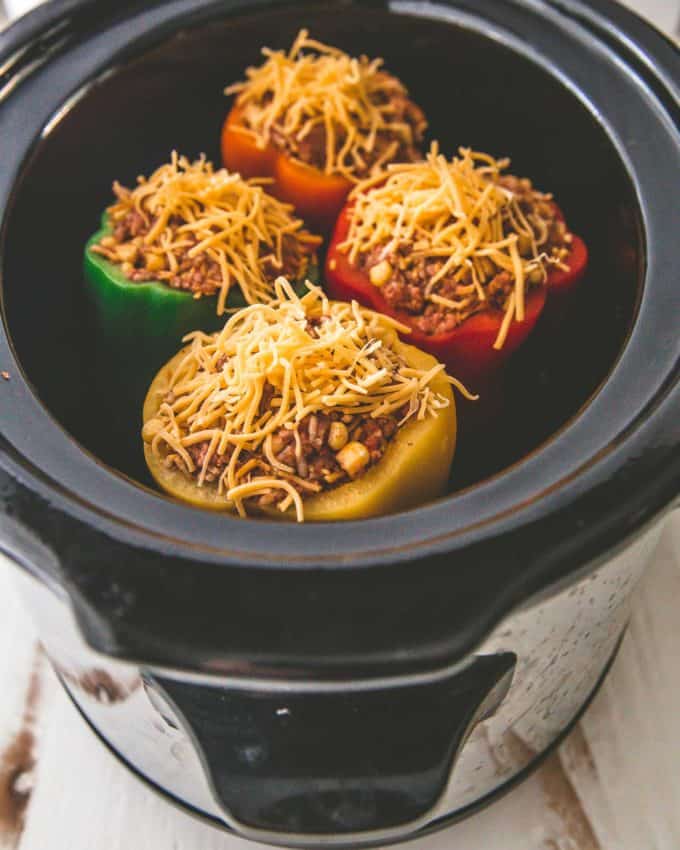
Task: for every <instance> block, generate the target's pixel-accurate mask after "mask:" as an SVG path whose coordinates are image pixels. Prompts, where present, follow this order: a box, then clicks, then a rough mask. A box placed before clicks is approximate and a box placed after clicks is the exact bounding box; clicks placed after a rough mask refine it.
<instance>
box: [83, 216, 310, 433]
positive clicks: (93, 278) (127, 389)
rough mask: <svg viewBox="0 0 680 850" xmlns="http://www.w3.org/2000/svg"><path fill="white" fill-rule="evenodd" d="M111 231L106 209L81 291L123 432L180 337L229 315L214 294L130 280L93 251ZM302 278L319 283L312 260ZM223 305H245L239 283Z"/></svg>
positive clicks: (104, 385)
mask: <svg viewBox="0 0 680 850" xmlns="http://www.w3.org/2000/svg"><path fill="white" fill-rule="evenodd" d="M111 233H112V230H111V227H110V225H109V221H108V215H107V213H104V215H103V216H102V222H101V228H100V230H98V231H97V232H96V233H95V234H94V235H93V236H92V237H91V238H90V239H89V240H88V242H87V244H86V246H85V255H84V273H85V292H86V299H87V302H88V305H89V328H90V331H91V333H92V339H93V346H92V351H93V357H94V365H95V372H96V374H97V386H96V392H97V394H98V395H99V396H100V399H99V401H100V406H101V407H102V410H103V411H105V412H106V415H107V417H108V418H107V425H108V426H110V427H112V428H113V429H114V434H115V433H117V432H118V431H119V432H120V434H121V435H125V436H126V437H127V432H128V431H129V430H130V415H129V412H130V410H139V409H141V406H142V401H143V400H144V396H145V395H146V390H147V388H148V386H149V384H150V383H151V380H152V378H153V377H154V375H155V374H156V372H158V370H159V369H160V367H161V366H162V365H163V364H164V363H165V362H166V361H167V360H168V359H169V358H170V357H171V356H172V355H173V354H175V353H176V352H177V349H178V348H180V346H181V344H182V338H183V337H184V336H185V335H186V334H188V333H190V332H191V331H195V330H201V331H205V332H206V333H212V332H214V331H217V330H219V329H220V328H222V327H223V326H224V323H225V321H226V320H227V318H228V316H227V315H222V316H218V315H217V296H216V295H215V296H203V297H202V298H198V299H197V298H194V297H193V295H192V293H191V292H186V291H183V290H179V289H172V288H171V287H169V286H167V285H166V284H165V283H163V282H161V281H143V282H137V281H132V280H128V278H127V277H126V276H125V275H124V274H123V272H122V270H121V269H120V267H119V266H118V265H117V264H116V263H112V262H110V261H109V260H107V259H106V258H105V257H103V256H102V255H101V254H97V253H96V252H94V251H92V247H93V246H94V245H96V244H97V243H98V242H100V241H101V240H102V238H103V237H105V236H109V235H111ZM305 279H309V280H310V281H312V282H313V283H318V281H319V270H318V267H317V266H316V265H310V267H309V269H308V272H307V275H306V276H305ZM295 289H296V290H297V291H298V292H299V293H303V292H304V291H305V285H304V280H300V281H297V282H296V283H295ZM226 306H227V308H228V309H233V308H240V307H245V306H246V300H245V298H244V297H243V294H242V292H241V290H240V289H239V288H238V287H236V286H235V287H233V288H232V289H231V291H230V292H229V296H228V298H227V304H226ZM118 424H119V425H120V428H117V425H118ZM121 438H122V437H121Z"/></svg>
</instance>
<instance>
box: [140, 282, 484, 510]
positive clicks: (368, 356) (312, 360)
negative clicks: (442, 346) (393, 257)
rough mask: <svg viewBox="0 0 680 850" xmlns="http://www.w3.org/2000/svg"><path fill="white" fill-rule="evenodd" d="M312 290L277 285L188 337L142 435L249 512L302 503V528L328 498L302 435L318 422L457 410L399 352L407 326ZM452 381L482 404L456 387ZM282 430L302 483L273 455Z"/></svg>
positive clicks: (200, 482) (438, 370)
mask: <svg viewBox="0 0 680 850" xmlns="http://www.w3.org/2000/svg"><path fill="white" fill-rule="evenodd" d="M307 286H308V290H309V291H308V292H307V293H306V294H305V295H304V296H302V297H299V296H298V295H297V294H296V293H295V291H294V290H293V289H292V287H291V286H290V284H289V283H288V281H287V280H286V279H285V278H283V277H281V278H278V279H277V280H276V282H275V296H276V297H275V300H273V301H272V302H271V303H269V304H267V305H265V304H254V305H252V306H250V307H246V308H245V309H243V310H241V311H240V312H239V313H237V314H235V315H234V316H232V317H231V318H230V319H229V320H228V321H227V323H226V324H225V326H224V329H223V330H222V331H220V332H218V333H216V334H211V335H208V334H205V333H203V332H200V331H196V332H194V333H191V334H189V335H188V336H187V337H185V342H187V343H189V345H188V348H187V349H186V352H185V354H184V356H183V357H182V358H181V360H180V361H179V363H178V364H177V365H176V367H175V369H174V371H173V373H172V374H171V375H170V377H169V382H168V395H167V396H166V398H165V400H163V401H162V403H161V404H160V406H159V409H158V412H157V414H156V416H155V417H154V418H153V419H151V420H149V421H148V422H147V423H146V424H145V426H144V429H143V433H142V436H143V438H144V440H145V441H146V442H147V443H149V444H150V445H151V449H152V451H153V452H154V453H155V454H156V455H158V456H159V457H161V458H162V459H163V460H164V462H165V463H166V464H167V463H170V464H173V465H176V466H178V467H179V468H180V469H182V470H183V472H185V473H186V474H187V475H189V476H196V475H197V473H198V477H197V480H196V486H213V487H216V486H217V487H218V492H220V493H221V494H222V495H223V496H224V499H225V502H227V503H230V504H231V505H232V506H233V507H234V509H235V510H237V511H238V512H239V514H241V515H245V514H246V509H247V503H248V502H249V503H250V504H251V505H255V506H256V505H257V500H258V499H261V498H262V497H265V498H266V499H268V500H269V503H271V502H272V501H274V500H272V499H271V496H272V494H273V493H274V491H276V490H277V489H278V490H280V491H283V493H280V494H279V498H281V496H283V501H282V502H280V504H279V508H280V509H285V508H284V505H285V506H286V507H290V506H294V508H295V511H296V515H297V519H298V521H300V522H301V521H303V519H304V508H303V499H304V496H305V495H306V494H311V493H314V492H319V491H320V490H321V489H322V488H321V487H320V485H318V484H317V483H315V482H312V481H305V480H304V479H303V478H302V477H300V469H301V464H300V460H301V448H300V437H299V434H298V431H297V428H298V425H299V424H300V422H301V421H302V420H303V419H304V418H305V417H307V416H309V415H310V414H314V413H319V412H329V411H333V412H335V413H337V414H341V415H347V416H349V417H364V418H365V419H371V418H373V419H377V418H379V417H383V416H388V415H395V414H400V413H401V411H403V410H405V409H406V410H407V411H408V412H407V413H406V415H405V416H404V417H403V419H402V420H401V422H400V425H401V424H403V423H404V422H406V421H408V420H409V419H410V418H411V417H417V418H418V419H422V418H424V417H426V416H436V415H437V414H438V411H439V410H441V409H443V408H445V407H448V405H449V403H450V402H449V400H448V399H447V398H446V397H445V396H442V395H441V394H439V393H437V392H435V391H433V390H432V387H431V384H432V381H433V380H434V379H435V378H436V377H437V376H439V375H441V374H442V373H443V372H444V368H445V367H444V366H443V365H442V364H438V365H437V366H435V367H433V368H432V369H430V370H428V371H422V370H419V369H416V368H413V367H412V366H409V365H408V363H407V362H406V361H405V360H404V358H403V357H402V356H401V355H400V354H399V353H398V352H397V351H396V350H395V348H394V345H395V343H396V341H397V339H398V337H397V333H408V329H407V328H405V327H403V326H402V325H400V324H399V323H398V322H395V321H394V320H392V319H390V318H389V317H387V316H383V315H381V314H377V313H374V312H372V311H369V310H366V309H364V308H363V307H360V306H359V305H358V304H356V303H344V302H331V301H329V300H328V299H327V298H326V296H325V295H324V293H323V291H322V290H321V289H320V288H318V287H316V286H313V285H312V284H310V283H308V284H307ZM447 380H448V381H449V382H450V383H451V384H452V385H453V386H455V387H456V388H457V389H458V390H459V391H460V392H461V393H462V394H463V395H464V396H465V397H467V398H475V396H471V395H470V394H469V393H468V392H467V390H466V389H465V387H463V386H462V385H461V384H460V383H459V382H458V381H456V380H455V379H454V378H451V377H448V376H447ZM263 408H264V411H263ZM348 421H349V420H348ZM285 429H290V430H292V431H293V433H294V436H295V445H296V456H297V461H298V467H297V469H298V475H296V474H294V472H293V469H292V466H287V465H285V464H283V463H280V462H278V461H277V460H276V458H275V457H274V456H273V451H272V439H273V438H275V437H276V435H277V434H278V435H280V434H281V433H282V431H283V430H285ZM199 442H200V443H202V444H207V445H208V450H207V451H206V452H205V453H204V460H203V461H202V463H203V468H202V470H197V469H196V465H195V463H194V460H193V459H192V456H191V455H190V453H189V452H188V451H187V448H188V447H190V446H192V445H196V444H197V443H199ZM211 450H214V451H217V452H218V453H219V454H221V455H222V456H223V464H224V471H223V472H222V474H221V477H220V480H219V483H217V484H216V483H214V482H212V483H210V482H208V481H207V480H206V479H205V472H206V469H207V466H208V464H209V462H210V459H211V457H212V455H213V451H211ZM303 471H304V469H303Z"/></svg>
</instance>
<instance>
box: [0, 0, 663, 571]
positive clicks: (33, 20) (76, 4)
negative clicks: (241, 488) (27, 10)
mask: <svg viewBox="0 0 680 850" xmlns="http://www.w3.org/2000/svg"><path fill="white" fill-rule="evenodd" d="M90 5H92V0H58V2H55V3H54V4H53V5H51V6H50V7H47V8H42V9H38V10H36V11H34V12H33V13H32V14H31V15H29V16H28V17H27V18H25V19H23V20H21V21H20V22H19V23H18V24H15V25H14V27H12V28H10V30H9V31H7V32H6V33H3V34H2V35H0V56H2V55H3V54H4V55H7V53H8V52H10V50H11V45H12V41H13V40H14V42H15V44H18V43H21V42H26V41H28V40H35V39H36V38H39V37H40V35H41V34H43V33H44V32H45V30H46V29H47V30H49V28H50V25H51V24H54V22H55V20H58V19H59V18H60V17H61V16H62V14H63V13H65V12H67V11H72V12H76V11H77V10H79V9H82V8H86V7H89V6H90ZM237 5H238V4H237ZM399 5H401V4H399ZM436 5H438V4H432V6H433V7H434V6H436ZM439 5H442V4H439ZM525 5H526V4H525ZM562 5H563V4H562ZM577 5H578V4H577ZM603 5H605V7H606V6H613V5H614V4H611V3H609V0H606V2H605V3H604V4H603ZM618 11H619V12H620V10H618ZM631 18H633V19H635V20H636V22H637V24H638V25H640V23H641V22H640V21H639V19H637V18H636V17H635V16H631ZM642 26H646V25H645V24H642ZM15 28H16V29H15ZM650 29H651V28H650ZM13 30H14V33H13V32H12V31H13ZM652 32H653V31H652ZM10 35H12V38H10ZM654 36H655V37H657V38H658V37H659V36H658V34H656V33H654ZM3 42H4V43H3ZM8 48H9V49H8ZM636 188H637V189H638V192H639V190H640V186H639V184H638V183H637V181H636ZM645 292H647V286H645ZM643 303H644V297H643ZM637 327H638V323H637V322H636V325H635V327H634V329H633V334H632V336H634V335H635V332H636V329H637ZM630 341H631V340H630V339H629V340H628V343H627V344H626V346H625V347H624V350H623V351H622V352H621V355H620V357H619V360H618V362H617V364H616V365H615V366H614V369H613V370H612V373H610V376H609V378H608V380H610V379H611V377H612V375H613V374H614V372H615V371H616V370H617V369H618V368H619V367H620V366H621V361H622V360H623V359H624V356H625V354H626V351H627V350H628V346H629V345H630ZM0 342H2V343H4V344H5V345H7V346H11V343H10V338H9V337H8V335H6V332H5V328H4V326H3V329H2V340H0ZM8 350H11V349H8ZM12 353H13V352H12ZM15 365H16V366H17V369H18V371H17V372H14V373H13V376H12V380H13V381H16V383H17V385H18V384H23V387H22V389H23V390H25V391H26V393H28V394H30V396H31V397H32V398H33V399H34V401H36V402H37V404H38V405H40V402H39V401H38V400H37V398H36V397H35V395H34V394H33V392H32V389H31V388H30V385H29V384H28V382H27V381H26V380H25V378H24V376H23V374H22V373H21V367H20V364H19V361H18V359H16V358H15ZM19 376H21V377H20V378H19ZM665 377H666V379H667V380H666V382H665V384H664V386H663V387H660V388H659V391H658V392H657V395H656V396H655V397H654V399H653V406H652V405H651V404H650V406H649V407H648V408H647V409H646V410H645V411H644V412H643V413H642V414H641V415H639V416H637V417H634V418H633V419H632V420H631V421H628V422H627V429H628V430H627V432H626V433H625V435H624V434H623V433H619V434H617V435H616V436H617V437H618V438H619V441H618V442H617V443H616V444H611V445H610V446H609V450H608V451H607V452H605V453H603V454H601V455H599V456H597V457H596V458H594V459H593V458H589V460H588V462H585V463H584V464H583V465H582V467H581V468H580V469H579V470H574V469H571V470H570V474H569V475H568V476H567V479H568V482H571V483H574V482H575V481H576V480H577V479H581V481H583V478H584V477H588V476H590V477H592V476H594V477H595V479H596V481H595V482H591V485H590V486H591V488H592V487H593V486H599V484H601V483H602V482H603V481H606V480H607V478H608V477H609V476H610V474H611V470H610V467H609V466H608V465H607V464H605V461H607V460H608V461H609V462H610V463H611V461H612V459H613V458H618V459H619V462H621V459H622V458H623V457H624V456H625V457H629V456H630V453H631V452H632V453H633V454H634V453H636V452H637V451H639V450H640V448H641V446H640V445H639V442H640V441H639V438H640V435H641V434H645V433H648V432H649V431H650V430H652V429H653V428H655V427H656V426H661V427H663V424H664V423H665V422H666V421H667V420H669V419H670V416H672V415H673V410H674V407H675V402H677V396H678V381H679V374H678V366H677V363H676V364H675V369H674V370H673V368H671V369H670V370H669V372H668V374H666V375H665ZM606 384H607V382H605V384H604V385H603V386H602V387H601V388H600V389H599V390H598V392H597V393H596V395H595V396H594V398H593V399H591V401H590V402H589V404H588V405H586V408H585V409H584V410H582V411H581V412H580V413H579V414H577V415H576V417H575V418H574V419H573V420H571V421H570V423H568V424H567V425H566V426H565V428H564V429H562V431H561V432H560V433H559V434H557V435H554V436H553V437H552V438H551V439H550V440H549V441H548V443H546V444H544V445H543V446H541V447H540V448H539V449H538V450H537V452H535V453H533V454H532V455H530V456H529V457H527V458H524V459H522V461H520V462H519V463H518V464H516V465H515V466H514V467H513V468H511V469H510V470H506V471H504V472H503V473H502V474H501V475H500V476H498V478H505V479H506V480H507V479H508V477H509V476H516V475H517V473H518V470H519V471H521V470H522V468H523V467H526V465H527V462H528V461H529V459H530V458H532V457H534V456H535V455H538V454H541V453H542V452H543V451H544V450H545V448H546V446H548V445H554V444H556V443H558V442H559V441H560V440H561V439H562V438H563V437H564V434H565V432H568V431H570V430H571V428H572V427H573V425H574V423H575V421H578V420H581V419H583V418H584V417H585V416H587V415H588V409H589V407H591V406H592V402H593V401H594V400H595V399H597V397H598V396H599V395H601V394H602V392H603V391H604V389H605V388H606ZM669 400H670V401H669ZM669 406H670V410H669V409H668V408H669ZM40 408H41V410H42V412H43V413H44V414H45V415H46V416H47V417H48V418H49V419H50V420H51V421H52V424H53V426H56V427H57V428H58V429H59V431H60V432H61V434H62V436H63V437H64V438H65V443H66V444H68V442H69V441H70V442H71V443H72V444H74V441H73V440H72V438H70V437H69V435H68V434H67V433H66V432H65V431H63V429H61V426H60V425H58V424H57V423H56V422H54V421H53V420H52V419H51V415H50V414H49V411H47V410H46V409H45V408H42V405H40ZM636 437H637V439H634V438H636ZM643 444H644V441H643ZM626 449H627V450H628V451H626ZM670 450H671V451H672V446H671V447H670ZM78 451H79V452H80V454H81V455H83V456H84V457H87V460H88V461H89V462H90V463H92V462H94V463H95V464H96V463H97V460H96V459H95V458H92V457H91V456H89V457H88V456H87V453H86V452H84V450H82V449H81V448H80V447H78ZM10 454H12V453H11V452H10V453H5V454H4V460H5V464H6V466H7V468H9V469H10V470H11V471H12V472H13V474H14V475H15V476H16V477H17V479H19V480H23V481H24V482H25V483H26V485H27V486H28V487H29V488H30V489H34V490H36V491H38V492H41V493H42V494H43V495H44V496H45V497H46V498H47V499H49V501H50V502H52V503H58V504H59V506H60V509H62V510H64V511H65V512H67V513H71V514H73V515H75V516H77V517H79V518H80V519H84V520H85V521H86V522H91V523H92V524H94V525H95V526H97V527H100V528H104V529H106V530H108V531H111V532H112V533H114V534H115V535H116V536H117V537H123V538H126V539H128V540H129V541H130V542H132V543H136V544H137V545H141V546H143V547H144V548H153V549H159V550H161V551H171V552H172V553H173V554H177V553H178V551H182V553H186V554H188V556H189V557H191V556H192V554H193V555H194V556H195V555H196V554H198V553H200V555H201V557H204V558H208V559H214V560H218V561H222V562H227V563H229V562H235V563H239V564H242V563H244V562H249V561H250V562H252V563H253V564H256V563H257V564H262V565H263V566H279V567H280V566H282V563H281V561H280V559H273V558H272V556H271V555H269V556H262V557H259V556H258V554H257V553H246V552H242V551H237V552H234V551H233V550H231V551H229V552H225V551H223V550H219V549H216V550H213V549H210V548H208V547H206V546H205V545H204V546H197V545H196V544H195V543H190V542H189V541H188V540H186V539H174V538H173V539H170V538H169V537H167V536H166V535H164V534H163V533H162V532H161V531H159V530H158V529H152V528H150V527H148V526H140V525H137V526H134V525H129V524H128V525H126V523H125V520H124V519H123V518H122V517H120V516H118V515H112V514H107V513H106V511H104V510H102V508H101V506H100V505H97V504H96V503H94V502H89V501H85V500H82V499H80V498H79V497H78V496H77V494H75V493H73V492H67V491H66V490H65V489H64V488H63V486H62V485H60V484H57V483H56V482H54V481H50V480H49V478H48V477H47V476H45V475H44V473H42V472H41V471H40V470H39V469H37V467H35V465H33V464H32V463H31V462H30V461H28V460H27V458H25V457H23V458H20V457H19V456H18V455H17V454H15V455H14V457H10ZM673 459H674V458H673V455H672V454H671V457H670V460H673ZM99 465H100V466H101V464H99ZM614 465H617V463H615V464H614ZM658 466H663V468H664V470H665V472H666V475H664V476H662V477H660V478H659V479H654V480H653V481H651V482H650V481H648V482H647V484H648V490H647V491H645V493H646V496H647V497H648V504H649V505H650V506H653V509H654V510H659V509H660V508H661V507H662V506H663V505H664V504H666V503H667V502H668V501H669V500H670V499H671V498H673V497H674V496H675V495H676V492H677V481H678V469H677V467H678V464H677V463H675V464H672V463H669V462H668V461H667V459H666V457H665V456H664V459H663V464H662V463H661V462H659V463H658ZM598 469H599V473H600V474H599V475H597V474H596V473H597V472H598ZM669 472H670V475H669V474H668V473H669ZM106 473H107V474H108V475H109V476H110V477H115V478H116V479H118V482H119V484H121V485H125V484H126V482H125V481H123V480H121V479H120V478H119V476H117V475H115V474H114V473H111V472H109V471H108V470H106ZM586 473H587V475H586ZM496 482H497V479H491V480H490V481H488V482H482V483H481V484H479V485H476V487H475V488H472V491H471V492H473V493H477V494H480V495H479V498H483V495H484V494H483V493H482V491H486V490H488V489H489V488H491V489H493V486H494V485H495V483H496ZM655 485H656V486H655ZM126 486H130V485H126ZM132 486H133V487H134V490H135V492H137V493H138V494H143V495H144V496H145V497H147V498H149V497H150V498H153V500H154V502H158V501H159V498H158V497H156V496H155V494H148V493H144V490H143V489H142V488H139V487H138V486H137V485H132ZM564 486H565V480H564V478H563V477H562V478H560V479H558V480H557V481H556V482H555V483H554V484H553V488H554V489H553V495H554V494H555V491H557V490H562V492H561V496H562V497H563V498H562V499H561V500H558V501H561V504H558V505H557V506H553V508H552V513H553V514H554V513H556V512H559V511H560V510H563V509H564V508H565V507H568V504H569V500H568V499H567V498H566V494H565V493H564V491H563V489H562V488H563V487H564ZM567 489H569V488H567ZM572 496H573V493H572ZM469 497H470V492H463V493H459V494H454V495H452V496H450V497H447V498H446V499H444V500H443V502H444V503H445V504H446V505H451V503H452V502H454V501H456V500H458V502H460V500H462V499H468V498H469ZM162 501H163V502H164V503H165V504H166V505H170V504H171V503H169V502H165V500H162ZM439 504H440V503H436V504H435V505H429V506H424V507H422V508H419V509H416V510H415V511H412V512H409V513H408V514H405V515H399V516H400V517H401V518H402V520H403V518H404V517H409V518H410V517H426V514H427V512H428V511H432V510H433V509H436V508H437V507H438V506H439ZM172 507H173V508H178V507H179V509H180V510H181V511H182V512H184V513H186V512H187V511H191V509H189V508H186V507H184V506H176V505H172ZM526 507H527V506H526V505H521V504H520V505H517V504H515V505H513V506H512V508H511V509H510V511H509V512H508V513H509V514H510V515H511V516H508V515H506V516H503V515H502V514H501V515H500V516H499V515H494V516H491V517H488V518H487V519H486V520H485V521H484V523H483V524H482V525H481V526H480V525H479V524H475V523H473V524H471V525H467V526H464V527H462V528H457V529H455V530H451V531H450V532H449V533H448V534H447V535H446V537H445V539H444V540H443V541H437V540H433V539H432V538H431V537H428V536H427V534H425V535H423V536H421V537H420V538H418V539H417V540H416V541H415V542H413V543H412V545H411V546H410V547H406V546H400V547H399V548H398V549H397V550H396V551H395V550H392V549H389V548H388V549H383V550H371V551H369V552H367V553H366V554H365V555H364V554H363V553H358V552H351V553H350V554H344V555H343V554H341V555H339V556H337V557H329V555H328V548H327V547H326V549H325V551H323V553H322V554H319V553H318V552H314V553H310V554H307V555H305V556H303V557H301V558H298V559H295V556H292V558H291V562H290V563H289V564H287V566H296V565H298V564H299V565H300V566H304V567H308V566H310V565H311V564H313V563H318V564H319V565H321V564H323V566H326V567H330V566H335V565H340V566H341V565H342V564H345V563H347V562H351V563H352V565H353V566H357V565H359V564H363V563H366V564H378V563H386V562H387V563H389V562H394V561H396V560H403V559H410V558H413V557H417V556H425V555H427V554H430V553H432V552H435V551H441V549H442V548H445V549H447V550H448V551H450V550H451V549H452V548H457V549H460V548H462V547H463V546H466V545H468V544H470V543H473V542H475V541H476V540H478V539H479V537H480V529H481V536H486V534H487V532H486V529H487V528H489V527H491V529H492V531H493V532H494V533H495V534H498V533H503V532H504V531H507V530H508V529H509V528H513V527H516V526H517V525H518V524H519V525H524V524H527V523H528V522H530V521H533V519H532V517H531V516H530V515H527V513H526V510H524V509H525V508H526ZM398 518H399V517H397V519H398ZM215 519H216V520H217V522H220V523H225V522H231V523H234V522H236V523H238V522H239V521H238V520H229V519H227V518H222V517H220V518H219V519H217V518H215ZM394 519H395V517H387V518H383V519H382V520H365V521H363V522H362V523H361V525H362V526H365V525H366V524H370V525H371V526H372V527H374V528H376V531H377V532H379V529H380V528H381V527H382V529H385V530H386V529H387V527H388V526H389V523H390V522H392V521H393V520H394ZM510 519H512V520H514V522H510V521H509V520H510ZM354 525H355V524H354V523H348V524H344V525H343V526H342V529H343V533H344V534H347V535H351V532H352V529H353V526H354ZM423 526H424V527H426V528H427V527H428V523H427V521H425V522H424V523H423ZM257 527H258V528H260V529H262V528H267V527H269V528H270V529H277V530H280V529H281V526H280V524H275V523H266V522H258V523H257ZM307 528H309V527H307ZM333 528H335V529H336V530H337V526H321V525H319V526H316V529H317V530H319V529H321V534H322V535H324V534H328V533H329V529H333ZM308 536H309V535H308ZM300 548H301V549H304V548H305V547H304V546H301V547H300ZM306 548H307V549H311V548H312V547H311V546H310V547H306Z"/></svg>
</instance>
